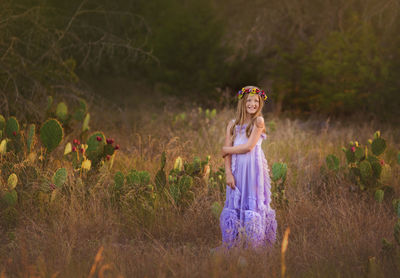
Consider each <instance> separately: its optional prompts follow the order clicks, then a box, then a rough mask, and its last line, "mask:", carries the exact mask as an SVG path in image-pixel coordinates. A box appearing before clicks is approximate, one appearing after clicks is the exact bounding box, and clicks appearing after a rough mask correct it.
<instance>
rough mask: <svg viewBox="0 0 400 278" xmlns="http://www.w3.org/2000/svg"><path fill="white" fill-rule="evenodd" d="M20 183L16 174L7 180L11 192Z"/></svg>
mask: <svg viewBox="0 0 400 278" xmlns="http://www.w3.org/2000/svg"><path fill="white" fill-rule="evenodd" d="M17 183H18V177H17V175H16V174H14V173H12V174H11V175H10V176H9V177H8V180H7V185H8V189H9V190H13V189H14V188H15V187H16V186H17Z"/></svg>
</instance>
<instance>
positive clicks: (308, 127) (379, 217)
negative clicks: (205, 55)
mask: <svg viewBox="0 0 400 278" xmlns="http://www.w3.org/2000/svg"><path fill="white" fill-rule="evenodd" d="M163 101H164V104H158V103H157V104H154V105H155V106H154V107H153V106H152V105H150V104H148V103H147V104H146V105H144V106H143V107H140V106H136V107H137V108H135V109H129V102H128V104H127V105H126V106H125V107H122V108H121V107H119V108H118V107H113V106H111V108H108V110H107V109H106V108H105V107H103V106H98V107H93V110H94V111H93V113H92V114H93V115H96V116H95V117H93V118H94V120H95V121H97V122H93V123H92V127H96V126H97V127H99V129H101V130H103V131H104V132H105V133H106V134H107V135H108V136H111V137H114V138H115V140H116V141H117V143H119V144H120V145H121V146H122V149H121V151H120V153H119V154H118V156H117V158H116V161H115V164H114V167H113V169H112V171H110V172H104V173H102V174H101V177H102V178H101V179H98V176H97V177H92V178H90V179H88V180H86V182H87V184H84V185H81V184H80V183H79V181H78V180H77V179H74V178H71V179H70V180H69V184H68V186H69V188H70V191H69V197H68V198H67V197H65V196H62V197H61V198H60V199H59V200H58V202H57V203H56V204H53V205H51V206H49V207H47V208H46V209H44V210H43V209H42V210H40V209H38V208H36V207H32V205H31V204H29V203H26V204H25V205H24V207H22V208H21V214H20V220H19V222H18V225H17V228H16V230H15V231H13V232H14V234H15V240H9V239H6V236H5V235H4V234H3V235H2V237H3V239H2V240H1V247H0V259H1V260H0V271H3V272H1V273H0V274H1V275H3V276H1V277H281V240H282V238H283V234H284V232H285V230H286V229H287V228H288V227H289V228H290V236H289V239H288V245H287V251H286V254H285V259H286V268H287V269H286V277H362V276H364V275H366V271H367V262H368V258H370V257H376V260H377V262H378V264H379V269H380V270H381V271H382V272H384V274H385V277H396V274H398V273H399V271H400V269H399V267H400V264H399V263H398V262H397V263H396V262H395V261H394V260H393V256H392V255H390V254H389V255H388V254H386V253H384V252H383V251H382V243H381V240H382V238H383V237H385V238H387V239H388V240H389V241H392V242H393V241H394V239H393V226H394V223H395V221H396V216H395V214H394V212H393V209H392V208H391V204H390V202H384V203H383V204H378V203H377V202H376V201H374V200H373V199H372V198H371V197H369V196H368V195H367V194H360V193H354V192H350V191H349V188H350V186H351V184H350V183H349V182H348V181H346V179H345V178H344V177H343V175H340V174H338V175H336V176H330V177H328V178H325V179H324V178H323V177H322V176H321V174H320V167H321V166H322V165H323V164H324V161H325V157H326V155H327V154H330V153H334V154H336V155H338V156H339V157H340V158H341V163H342V165H343V164H344V157H343V155H342V154H341V147H342V146H343V145H344V144H345V143H346V142H348V141H350V140H355V139H357V140H358V141H360V142H362V143H365V142H366V141H367V139H368V138H370V137H371V136H372V134H373V132H374V131H375V130H376V129H378V128H379V129H380V130H381V133H382V136H383V137H384V138H386V139H387V141H388V146H389V149H388V150H387V157H385V161H386V162H387V163H391V164H393V165H394V159H395V154H396V153H397V152H396V150H399V149H400V142H399V140H398V138H399V135H400V130H399V129H398V128H394V127H390V126H374V124H371V123H357V122H353V123H348V124H347V123H346V124H344V123H340V122H335V123H330V122H329V121H322V122H318V121H311V120H309V121H306V122H302V121H299V120H289V119H278V118H275V119H272V118H270V116H267V117H266V122H267V123H268V122H269V121H271V120H274V121H275V123H276V127H277V128H276V131H274V132H269V136H268V139H267V141H265V142H264V143H263V149H264V151H265V154H266V157H267V159H268V161H269V164H270V166H271V165H272V163H273V162H278V161H284V162H286V163H287V164H288V168H289V173H288V181H287V196H288V199H289V207H288V208H287V209H285V210H277V211H276V213H277V220H278V240H277V243H276V245H275V246H274V247H273V248H272V249H271V250H261V251H257V252H256V251H252V250H233V251H232V252H231V253H230V254H223V253H218V252H217V253H212V252H211V249H212V248H215V247H216V246H218V245H219V244H220V243H221V234H220V230H219V221H218V219H216V218H215V217H214V216H213V215H212V213H211V210H210V206H211V204H212V203H213V202H214V201H220V202H221V203H222V202H223V201H224V198H223V196H222V197H221V196H220V194H218V193H217V192H215V193H212V194H210V193H208V192H207V189H206V187H205V185H204V182H201V181H196V187H197V189H196V197H195V200H194V202H193V204H192V205H191V206H190V207H189V208H188V209H187V210H186V211H185V212H184V213H180V212H179V211H178V210H176V209H175V208H174V207H173V206H172V205H169V206H167V205H165V203H163V202H159V203H158V205H156V210H155V213H154V214H151V215H149V216H148V217H145V216H143V215H141V214H140V213H139V212H137V211H134V210H126V211H122V212H121V211H118V210H116V209H114V208H112V207H111V206H109V204H107V203H106V202H105V201H104V200H106V199H107V197H108V194H109V192H108V190H107V188H108V186H109V185H110V184H112V183H113V180H112V179H113V173H114V172H115V171H116V170H121V171H124V172H126V171H127V170H128V169H138V170H147V171H149V172H150V173H151V175H152V177H154V175H155V173H156V171H157V170H158V167H159V160H160V155H161V152H162V151H163V150H165V151H166V152H167V167H166V169H167V171H169V169H171V168H172V163H173V159H174V158H175V157H176V156H178V155H180V156H182V157H183V158H185V159H186V160H192V158H193V156H195V155H199V156H201V157H202V158H204V157H205V156H206V155H211V162H210V163H211V167H212V168H213V169H215V168H216V167H218V166H221V165H222V164H223V160H222V158H221V156H220V148H221V146H222V143H223V134H224V128H225V125H226V123H227V122H228V120H229V119H230V118H232V116H233V110H232V109H223V110H221V111H218V113H217V116H216V118H214V119H211V120H210V119H207V120H206V119H205V118H204V116H201V115H200V114H199V113H198V110H197V108H196V107H182V106H180V105H179V103H178V104H174V103H173V102H169V101H168V100H163ZM156 105H159V106H156ZM159 111H161V112H159ZM181 112H186V119H185V121H178V122H175V123H174V121H173V118H174V116H175V115H176V114H179V113H181ZM60 152H61V150H60ZM399 168H400V167H398V166H396V167H393V178H392V181H391V184H392V185H393V187H394V188H395V191H396V195H397V196H399V193H400V183H399V175H400V173H399ZM84 186H87V187H90V188H91V189H90V190H89V193H86V190H85V188H84ZM3 243H4V244H3ZM35 275H36V276H35Z"/></svg>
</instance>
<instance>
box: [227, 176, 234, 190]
mask: <svg viewBox="0 0 400 278" xmlns="http://www.w3.org/2000/svg"><path fill="white" fill-rule="evenodd" d="M226 184H227V185H228V186H229V187H230V188H232V189H233V190H235V188H236V185H235V178H234V177H233V175H232V173H227V174H226Z"/></svg>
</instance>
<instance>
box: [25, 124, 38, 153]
mask: <svg viewBox="0 0 400 278" xmlns="http://www.w3.org/2000/svg"><path fill="white" fill-rule="evenodd" d="M35 130H36V126H35V125H34V124H31V125H29V128H28V136H27V138H26V146H27V149H28V153H30V152H31V150H32V146H33V142H34V140H35Z"/></svg>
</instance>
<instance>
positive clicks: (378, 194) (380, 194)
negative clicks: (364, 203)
mask: <svg viewBox="0 0 400 278" xmlns="http://www.w3.org/2000/svg"><path fill="white" fill-rule="evenodd" d="M384 195H385V192H384V191H383V190H382V189H378V190H376V191H375V200H376V201H377V202H378V203H382V201H383V197H384Z"/></svg>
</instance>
